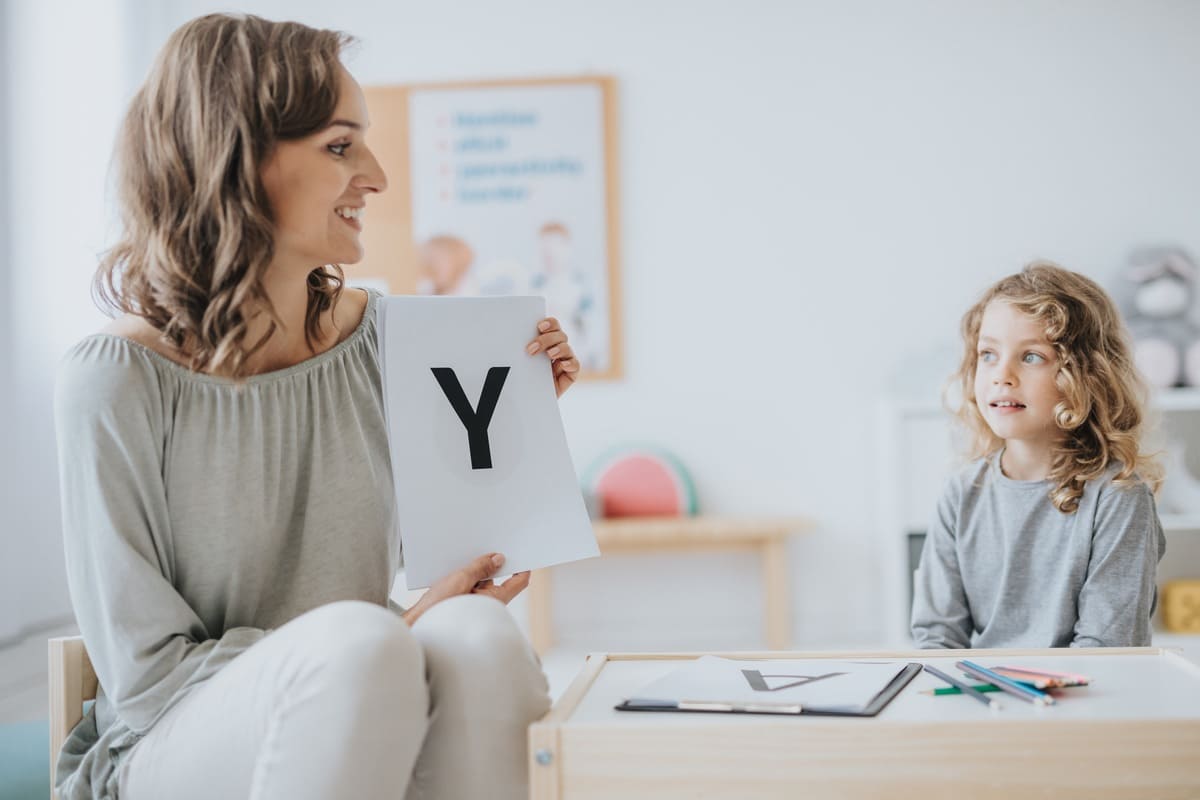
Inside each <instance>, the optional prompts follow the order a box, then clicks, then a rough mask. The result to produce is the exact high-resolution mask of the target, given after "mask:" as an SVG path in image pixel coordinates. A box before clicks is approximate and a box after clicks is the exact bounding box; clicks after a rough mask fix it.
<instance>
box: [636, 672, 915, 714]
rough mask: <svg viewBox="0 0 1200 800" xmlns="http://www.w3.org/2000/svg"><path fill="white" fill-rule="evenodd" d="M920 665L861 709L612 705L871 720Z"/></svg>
mask: <svg viewBox="0 0 1200 800" xmlns="http://www.w3.org/2000/svg"><path fill="white" fill-rule="evenodd" d="M920 671H921V665H920V664H915V663H912V662H909V663H908V664H905V665H904V669H902V670H900V672H898V673H897V674H896V677H894V678H892V680H891V682H889V683H888V685H887V686H885V687H883V689H881V690H880V692H879V694H877V695H875V696H874V697H873V698H871V702H870V703H868V704H867V705H866V706H864V707H863V708H860V709H847V708H837V707H821V706H803V707H801V706H787V705H785V704H780V705H778V706H776V707H773V708H772V707H771V704H770V703H761V704H747V705H732V704H725V703H697V704H695V705H692V706H686V707H683V708H681V707H680V704H679V703H653V704H652V703H637V704H631V703H630V702H629V701H628V700H626V701H624V702H622V703H618V704H617V705H615V706H613V708H614V709H616V710H617V711H674V712H676V713H680V714H770V715H774V716H780V715H782V716H790V717H796V716H822V717H873V716H875V715H876V714H878V713H879V712H880V711H883V709H884V708H885V707H887V704H888V703H890V702H892V699H893V698H895V696H896V695H898V694H900V692H901V690H902V689H904V687H905V686H908V684H909V681H911V680H912V679H913V678H915V677H917V673H919V672H920Z"/></svg>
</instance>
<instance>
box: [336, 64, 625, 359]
mask: <svg viewBox="0 0 1200 800" xmlns="http://www.w3.org/2000/svg"><path fill="white" fill-rule="evenodd" d="M363 91H364V93H365V94H366V98H367V107H368V109H369V111H370V115H371V128H370V130H369V132H368V134H367V143H368V144H369V145H370V147H371V149H372V150H373V151H374V153H375V155H376V157H377V158H378V159H379V162H380V164H381V165H382V167H383V169H384V171H385V172H386V173H387V176H388V181H389V185H388V189H387V191H385V192H383V193H382V194H380V195H379V196H377V197H371V198H370V199H369V200H368V205H367V218H366V224H365V225H364V226H363V244H364V246H365V248H366V251H367V252H366V257H365V258H364V260H363V261H362V262H361V263H359V264H354V265H349V266H347V267H346V277H347V279H348V280H349V281H350V283H352V284H355V285H360V286H364V285H365V286H376V287H377V288H380V289H382V290H383V291H386V292H388V293H390V294H414V293H415V294H441V295H542V296H544V297H545V298H546V305H547V308H548V311H549V314H550V315H551V316H554V317H557V318H558V319H559V321H560V322H561V323H562V326H563V329H564V330H565V331H566V332H567V335H568V336H569V337H570V340H571V345H572V347H573V348H574V350H575V353H576V355H577V356H578V358H579V361H580V364H581V366H582V372H583V377H585V378H588V377H591V378H619V377H620V376H621V337H620V283H619V269H618V254H619V228H618V213H617V212H618V204H617V155H616V118H615V81H614V80H613V79H612V78H606V77H581V78H547V79H531V80H504V81H488V82H478V83H445V84H427V85H411V86H375V87H364V88H363Z"/></svg>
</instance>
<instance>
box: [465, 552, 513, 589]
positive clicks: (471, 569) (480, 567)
mask: <svg viewBox="0 0 1200 800" xmlns="http://www.w3.org/2000/svg"><path fill="white" fill-rule="evenodd" d="M502 566H504V556H502V555H500V554H499V553H488V554H487V555H486V556H480V557H479V558H477V559H475V560H474V561H472V562H471V563H470V564H468V565H467V566H466V567H465V568H464V569H463V572H464V573H465V574H466V576H467V586H468V587H474V586H475V585H476V584H477V583H479V582H480V581H485V580H488V579H489V578H491V577H492V576H493V575H495V574H496V571H497V570H499V569H500V567H502ZM467 591H470V588H468V589H467Z"/></svg>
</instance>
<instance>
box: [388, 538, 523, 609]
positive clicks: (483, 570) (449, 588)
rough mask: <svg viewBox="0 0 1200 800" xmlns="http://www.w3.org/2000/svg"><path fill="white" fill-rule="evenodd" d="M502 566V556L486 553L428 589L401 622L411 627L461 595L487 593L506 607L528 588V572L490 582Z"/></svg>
mask: <svg viewBox="0 0 1200 800" xmlns="http://www.w3.org/2000/svg"><path fill="white" fill-rule="evenodd" d="M502 566H504V556H502V555H500V554H499V553H489V554H487V555H486V556H480V557H479V558H477V559H475V560H474V561H472V562H471V563H470V564H468V565H467V566H465V567H463V568H462V569H460V570H455V571H454V572H451V573H450V574H449V575H447V576H446V577H444V578H442V579H441V580H439V581H437V582H436V583H434V584H433V586H430V587H429V589H428V590H427V591H426V592H425V594H423V595H421V599H420V600H418V601H417V603H416V605H414V606H413V607H412V608H410V609H408V610H407V611H405V612H404V614H403V616H404V621H405V622H407V623H408V624H409V625H410V626H411V625H412V624H413V623H414V622H416V621H417V619H418V618H419V617H420V616H421V615H422V614H424V613H425V612H426V611H428V610H429V609H431V608H433V607H434V606H435V605H437V604H438V603H440V602H441V601H443V600H447V599H449V598H451V597H457V596H458V595H460V594H486V595H489V596H491V597H494V598H496V599H497V600H499V601H500V602H501V603H505V604H507V603H508V601H509V600H512V599H513V598H514V597H516V596H517V595H518V594H520V593H521V591H522V590H523V589H524V588H525V587H526V586H528V585H529V573H528V572H518V573H516V574H515V575H513V576H512V577H510V578H509V579H508V580H506V581H505V582H504V583H499V584H497V583H493V582H492V576H493V575H495V574H496V573H497V572H498V571H499V570H500V567H502Z"/></svg>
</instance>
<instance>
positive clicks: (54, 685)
mask: <svg viewBox="0 0 1200 800" xmlns="http://www.w3.org/2000/svg"><path fill="white" fill-rule="evenodd" d="M49 656H50V798H51V800H56V795H55V793H54V766H55V764H56V763H57V762H58V752H59V751H60V750H62V746H63V742H64V741H66V739H67V734H68V733H70V732H71V729H72V728H74V727H75V725H76V724H77V723H78V722H79V720H81V719H83V704H84V703H85V702H86V701H88V700H95V699H96V689H97V687H98V686H99V682H98V681H97V680H96V672H95V670H93V669H92V662H91V659H89V658H88V654H87V649H86V648H85V647H84V646H83V639H82V638H81V637H79V636H65V637H61V638H58V639H50V640H49Z"/></svg>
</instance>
